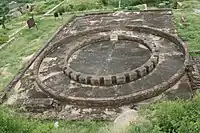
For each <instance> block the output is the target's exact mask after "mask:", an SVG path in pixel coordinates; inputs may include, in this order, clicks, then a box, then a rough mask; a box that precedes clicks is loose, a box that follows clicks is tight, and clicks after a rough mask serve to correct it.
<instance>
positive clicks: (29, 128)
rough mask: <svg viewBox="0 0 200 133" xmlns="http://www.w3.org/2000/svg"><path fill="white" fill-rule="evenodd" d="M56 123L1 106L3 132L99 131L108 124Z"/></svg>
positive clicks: (0, 114)
mask: <svg viewBox="0 0 200 133" xmlns="http://www.w3.org/2000/svg"><path fill="white" fill-rule="evenodd" d="M54 123H55V121H53V120H48V121H45V120H35V119H26V118H24V117H21V116H18V115H17V114H15V113H14V112H13V111H12V110H11V109H8V108H2V107H0V125H1V126H0V132H1V133H80V132H81V133H97V132H99V130H100V129H101V128H103V127H105V126H106V124H107V123H105V122H98V121H78V122H76V121H59V127H58V128H55V127H54ZM99 133H100V132H99Z"/></svg>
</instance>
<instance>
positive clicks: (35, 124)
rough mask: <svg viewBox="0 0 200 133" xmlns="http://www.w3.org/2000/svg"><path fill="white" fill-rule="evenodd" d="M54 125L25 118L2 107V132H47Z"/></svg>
mask: <svg viewBox="0 0 200 133" xmlns="http://www.w3.org/2000/svg"><path fill="white" fill-rule="evenodd" d="M52 127H53V125H51V124H49V123H46V124H43V123H42V122H41V121H37V120H31V119H29V120H28V119H25V118H22V117H19V116H16V115H14V114H13V112H11V111H9V110H8V109H6V108H2V107H0V133H47V132H49V131H50V130H51V128H52Z"/></svg>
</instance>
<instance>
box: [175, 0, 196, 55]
mask: <svg viewBox="0 0 200 133" xmlns="http://www.w3.org/2000/svg"><path fill="white" fill-rule="evenodd" d="M194 9H200V2H199V1H195V0H192V1H185V2H183V6H182V8H181V9H180V10H174V15H175V19H176V24H177V27H178V34H179V36H180V37H181V38H182V40H184V41H187V42H188V45H189V50H190V51H191V50H200V45H199V42H200V37H199V35H200V15H199V14H197V13H195V12H194ZM182 17H184V19H185V22H183V20H182Z"/></svg>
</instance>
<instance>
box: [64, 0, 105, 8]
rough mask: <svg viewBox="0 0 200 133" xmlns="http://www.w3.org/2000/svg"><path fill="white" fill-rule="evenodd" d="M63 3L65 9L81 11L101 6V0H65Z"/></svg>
mask: <svg viewBox="0 0 200 133" xmlns="http://www.w3.org/2000/svg"><path fill="white" fill-rule="evenodd" d="M64 5H65V7H66V8H65V10H66V11H67V10H69V11H83V10H91V9H100V8H102V7H103V3H102V2H101V0H70V1H66V2H65V4H64Z"/></svg>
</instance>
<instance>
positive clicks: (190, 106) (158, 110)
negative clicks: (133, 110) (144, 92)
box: [130, 94, 200, 133]
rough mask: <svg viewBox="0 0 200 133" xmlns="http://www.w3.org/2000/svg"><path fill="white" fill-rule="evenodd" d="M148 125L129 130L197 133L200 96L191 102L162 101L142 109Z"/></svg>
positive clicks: (161, 132)
mask: <svg viewBox="0 0 200 133" xmlns="http://www.w3.org/2000/svg"><path fill="white" fill-rule="evenodd" d="M142 116H146V118H147V119H148V120H150V123H147V124H146V125H143V124H142V125H138V126H133V127H132V128H130V132H133V133H134V131H139V130H140V132H141V133H199V131H200V94H198V95H197V96H196V97H195V98H193V99H192V100H188V101H184V100H177V101H173V102H172V101H163V102H160V103H157V104H154V105H151V106H150V107H148V108H145V109H143V112H142Z"/></svg>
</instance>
